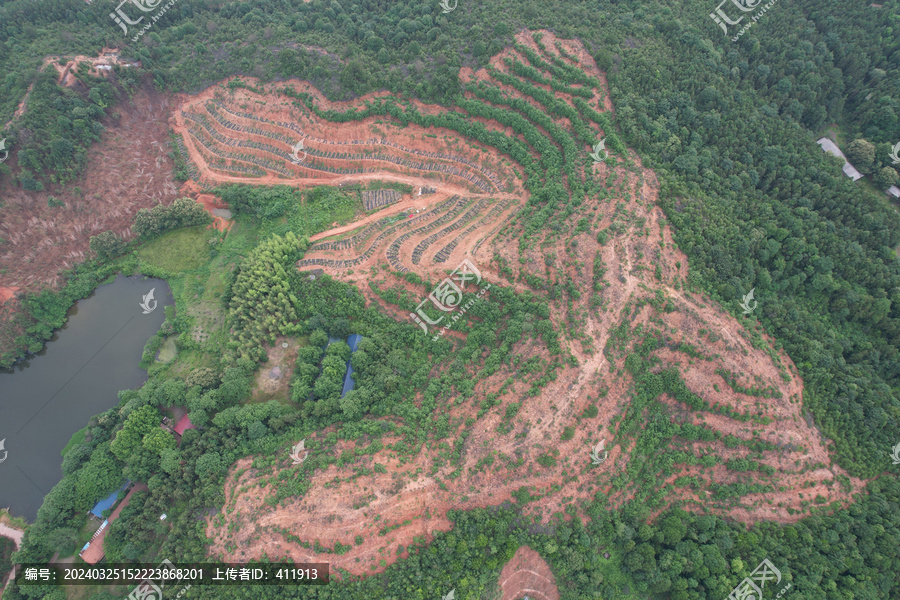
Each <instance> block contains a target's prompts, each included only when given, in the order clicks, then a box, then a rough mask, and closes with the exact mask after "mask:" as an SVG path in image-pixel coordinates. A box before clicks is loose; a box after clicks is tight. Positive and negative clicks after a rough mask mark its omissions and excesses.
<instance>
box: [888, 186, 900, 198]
mask: <svg viewBox="0 0 900 600" xmlns="http://www.w3.org/2000/svg"><path fill="white" fill-rule="evenodd" d="M887 193H888V194H890V195H891V196H893V197H894V198H900V187H897V186H896V185H892V186H891V187H889V188H888V191H887Z"/></svg>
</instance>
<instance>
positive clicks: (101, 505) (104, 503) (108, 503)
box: [91, 479, 131, 519]
mask: <svg viewBox="0 0 900 600" xmlns="http://www.w3.org/2000/svg"><path fill="white" fill-rule="evenodd" d="M130 484H131V482H130V481H128V480H127V479H126V480H125V483H123V484H122V487H120V488H119V489H117V490H116V491H114V492H113V493H112V494H110V495H109V496H107V497H106V498H104V499H103V500H101V501H100V502H98V503H97V504H95V505H94V508H92V509H91V514H92V515H95V516H96V517H97V518H100V519H102V518H103V511H104V510H107V509H108V508H110V507H112V505H113V504H115V503H116V498H118V497H119V492H121V491H122V490H124V489H125V488H127V487H128V486H129V485H130Z"/></svg>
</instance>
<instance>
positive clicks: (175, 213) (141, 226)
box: [131, 198, 212, 239]
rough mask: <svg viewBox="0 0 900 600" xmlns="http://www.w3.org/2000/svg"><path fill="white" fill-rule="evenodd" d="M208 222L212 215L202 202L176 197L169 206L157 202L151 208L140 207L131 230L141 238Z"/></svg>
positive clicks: (210, 220) (210, 221)
mask: <svg viewBox="0 0 900 600" xmlns="http://www.w3.org/2000/svg"><path fill="white" fill-rule="evenodd" d="M210 223H212V216H211V215H210V214H209V213H208V212H206V209H205V208H203V205H202V204H200V203H199V202H196V201H194V200H193V199H191V198H178V199H176V200H174V201H173V202H172V204H170V205H169V206H165V205H163V204H157V205H156V206H154V207H153V208H142V209H140V210H139V211H138V212H137V214H136V215H135V216H134V225H132V226H131V231H133V232H134V234H135V235H137V236H139V237H141V238H144V239H148V238H152V237H156V236H158V235H161V234H163V233H165V232H167V231H171V230H173V229H179V228H181V227H191V226H192V225H208V224H210Z"/></svg>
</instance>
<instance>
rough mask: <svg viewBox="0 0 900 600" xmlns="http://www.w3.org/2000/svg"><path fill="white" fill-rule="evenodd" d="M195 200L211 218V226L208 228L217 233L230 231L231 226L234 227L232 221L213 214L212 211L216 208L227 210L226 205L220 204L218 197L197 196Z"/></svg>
mask: <svg viewBox="0 0 900 600" xmlns="http://www.w3.org/2000/svg"><path fill="white" fill-rule="evenodd" d="M195 200H196V201H197V202H199V203H200V204H202V205H203V208H205V209H206V212H208V213H209V214H210V216H211V217H212V218H213V222H212V224H210V227H212V228H213V229H218V230H219V231H228V230H229V229H231V226H232V225H234V221H232V220H230V219H226V218H224V217H220V216H219V215H217V214H214V213H213V210H215V209H217V208H219V209H227V208H228V204H226V203H225V202H222V200H221V198H219V197H218V196H214V195H212V194H197V197H196V198H195Z"/></svg>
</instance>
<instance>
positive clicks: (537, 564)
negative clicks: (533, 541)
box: [498, 546, 559, 600]
mask: <svg viewBox="0 0 900 600" xmlns="http://www.w3.org/2000/svg"><path fill="white" fill-rule="evenodd" d="M498 583H499V584H500V589H501V590H502V592H503V596H501V599H500V600H519V599H520V598H522V597H523V596H528V597H529V598H534V600H559V589H557V587H556V578H555V577H554V576H553V573H552V572H551V571H550V566H549V565H548V564H547V563H546V561H544V559H543V558H541V555H540V554H538V553H537V552H535V551H534V550H532V549H531V548H529V547H528V546H521V547H520V548H519V549H518V550H516V553H515V554H514V555H513V557H512V558H511V559H509V562H508V563H506V566H504V567H503V570H502V571H501V572H500V578H499V581H498Z"/></svg>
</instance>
